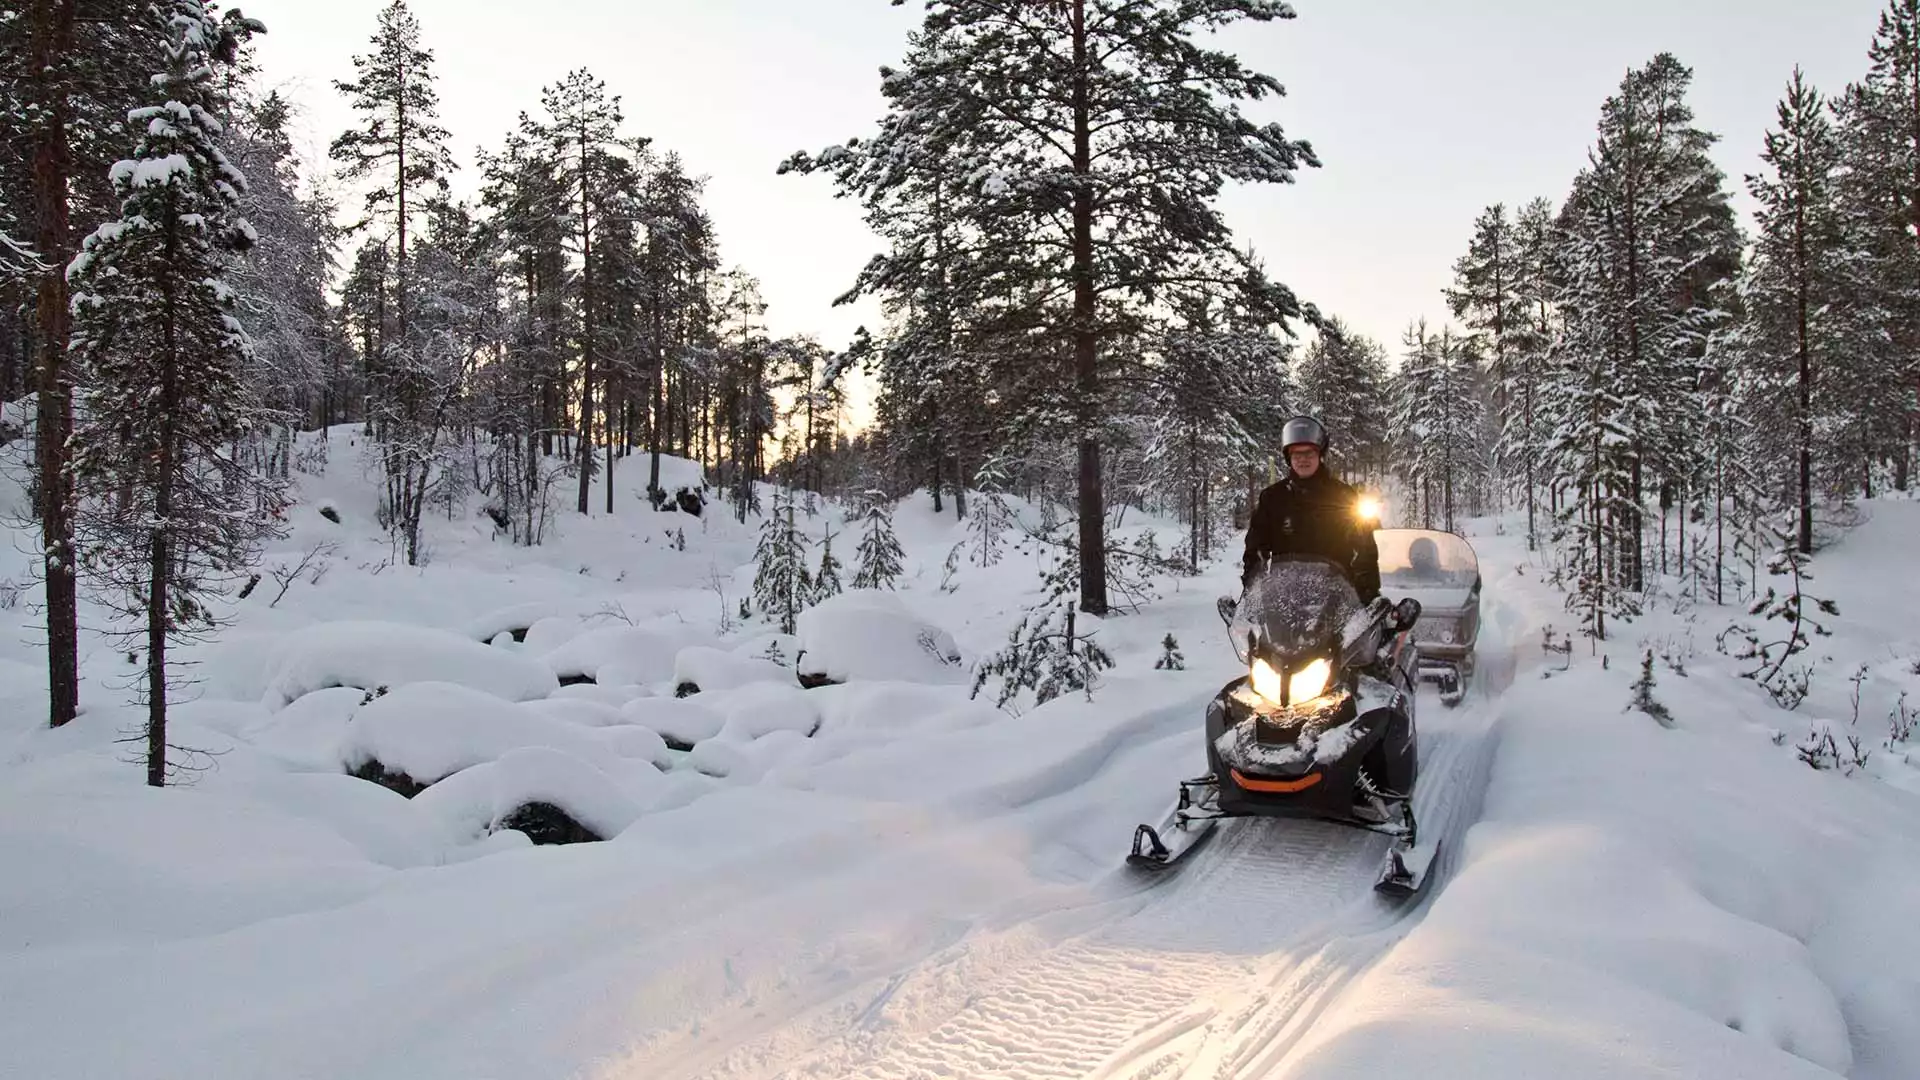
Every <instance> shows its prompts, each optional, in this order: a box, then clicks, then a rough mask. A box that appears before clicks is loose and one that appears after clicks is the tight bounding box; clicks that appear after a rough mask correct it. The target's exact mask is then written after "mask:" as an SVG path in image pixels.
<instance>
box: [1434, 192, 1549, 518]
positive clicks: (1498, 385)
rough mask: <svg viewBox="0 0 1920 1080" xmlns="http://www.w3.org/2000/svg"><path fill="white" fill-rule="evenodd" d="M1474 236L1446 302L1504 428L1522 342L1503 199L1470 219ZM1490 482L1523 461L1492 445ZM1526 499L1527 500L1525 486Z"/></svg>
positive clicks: (1520, 275)
mask: <svg viewBox="0 0 1920 1080" xmlns="http://www.w3.org/2000/svg"><path fill="white" fill-rule="evenodd" d="M1473 228H1474V234H1473V239H1472V241H1471V242H1470V243H1469V244H1468V247H1467V253H1466V254H1465V255H1463V256H1461V257H1460V258H1459V259H1458V260H1456V261H1455V262H1454V264H1453V287H1452V288H1450V289H1448V290H1446V297H1447V305H1448V306H1449V307H1450V308H1451V309H1452V311H1453V314H1454V317H1455V318H1458V319H1461V320H1463V321H1464V322H1465V323H1466V325H1467V328H1468V329H1469V331H1470V333H1469V334H1468V335H1467V337H1466V339H1465V344H1467V345H1469V346H1471V347H1473V348H1475V349H1476V351H1478V352H1479V353H1480V354H1481V355H1482V356H1485V357H1486V359H1487V375H1488V377H1489V379H1490V387H1491V389H1492V406H1493V410H1492V411H1493V415H1492V423H1493V425H1494V428H1495V430H1496V431H1498V430H1504V429H1505V428H1506V427H1507V425H1508V423H1509V422H1510V417H1511V416H1512V414H1513V412H1514V409H1513V402H1512V388H1513V387H1514V385H1515V384H1516V383H1518V382H1519V381H1520V380H1519V379H1518V378H1516V370H1515V369H1516V368H1517V367H1519V366H1520V365H1522V364H1523V363H1524V362H1525V361H1524V356H1525V348H1526V343H1527V340H1528V337H1529V335H1528V330H1529V320H1528V311H1527V307H1528V305H1527V298H1526V295H1525V293H1524V291H1523V288H1524V283H1525V280H1526V271H1525V258H1526V251H1525V248H1524V247H1523V246H1522V242H1521V237H1520V231H1519V229H1518V227H1517V226H1516V225H1515V223H1514V222H1513V220H1512V219H1511V218H1509V217H1508V216H1507V208H1506V205H1505V204H1504V203H1495V204H1494V205H1492V206H1490V207H1488V208H1487V209H1486V210H1485V211H1484V212H1483V213H1482V214H1481V215H1480V217H1479V218H1477V219H1476V220H1475V221H1474V223H1473ZM1493 464H1494V465H1495V467H1496V470H1497V471H1496V473H1495V476H1494V478H1495V481H1496V483H1500V484H1504V483H1505V482H1506V481H1505V478H1506V474H1507V472H1508V470H1509V469H1512V470H1513V471H1519V472H1524V471H1525V468H1526V465H1525V462H1524V461H1522V460H1519V459H1516V458H1514V457H1512V456H1510V455H1509V454H1508V453H1507V452H1506V448H1505V447H1496V448H1495V453H1494V455H1493ZM1527 498H1528V499H1529V500H1531V499H1532V492H1531V490H1529V492H1528V493H1527Z"/></svg>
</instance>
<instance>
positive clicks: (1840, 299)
mask: <svg viewBox="0 0 1920 1080" xmlns="http://www.w3.org/2000/svg"><path fill="white" fill-rule="evenodd" d="M1760 159H1761V161H1762V162H1763V163H1764V164H1765V166H1766V167H1767V171H1766V172H1764V173H1762V174H1759V175H1754V176H1749V177H1748V178H1747V186H1748V188H1749V189H1750V190H1751V191H1752V193H1753V197H1754V200H1755V201H1756V203H1757V204H1758V211H1757V214H1756V217H1757V219H1758V223H1759V226H1760V237H1759V243H1758V245H1757V250H1756V251H1755V255H1754V261H1753V264H1752V267H1751V269H1750V275H1749V279H1748V282H1747V286H1746V290H1745V296H1746V304H1747V319H1746V322H1745V324H1744V326H1743V328H1742V330H1743V335H1744V338H1745V341H1744V344H1745V346H1746V347H1745V349H1744V350H1743V352H1744V359H1745V360H1746V363H1747V365H1748V373H1749V375H1750V376H1751V377H1753V378H1755V379H1756V380H1757V382H1758V386H1757V388H1756V390H1757V392H1756V393H1755V394H1754V395H1753V399H1752V400H1751V401H1750V404H1753V405H1757V406H1759V412H1758V413H1757V414H1756V415H1755V416H1754V419H1755V420H1757V421H1759V422H1760V423H1761V426H1763V427H1765V428H1767V429H1769V430H1771V431H1773V432H1775V433H1776V435H1778V436H1787V437H1788V438H1790V440H1791V441H1790V442H1789V443H1787V444H1786V445H1787V446H1788V447H1790V448H1791V451H1792V454H1793V458H1794V468H1795V476H1794V483H1793V490H1792V495H1791V498H1792V501H1793V504H1794V506H1795V507H1796V513H1797V516H1798V531H1797V536H1796V539H1795V543H1796V544H1797V545H1798V548H1799V551H1800V554H1802V555H1808V554H1811V553H1812V552H1813V546H1814V538H1813V506H1814V499H1815V486H1816V477H1817V475H1818V472H1829V473H1836V472H1837V473H1841V474H1844V473H1845V472H1846V471H1847V470H1848V467H1849V462H1848V461H1847V460H1842V461H1829V460H1819V464H1821V465H1824V466H1826V467H1825V468H1824V469H1819V470H1816V460H1817V459H1828V458H1831V457H1832V456H1834V455H1841V456H1843V457H1844V458H1848V459H1851V460H1853V461H1859V460H1863V459H1865V458H1867V457H1869V456H1870V454H1871V440H1870V439H1869V438H1867V437H1865V432H1864V423H1863V422H1864V420H1865V419H1866V418H1865V417H1860V416H1856V415H1855V414H1854V413H1853V410H1852V409H1851V408H1849V406H1851V405H1852V404H1854V403H1853V402H1850V401H1847V400H1846V399H1847V398H1848V397H1850V396H1853V395H1849V394H1847V393H1846V392H1845V391H1846V390H1848V389H1851V388H1854V384H1855V382H1856V379H1857V376H1855V375H1854V373H1853V372H1852V371H1850V370H1849V369H1850V368H1852V367H1854V366H1855V365H1856V364H1870V363H1872V362H1873V361H1874V360H1876V359H1878V358H1879V357H1880V356H1883V355H1885V350H1884V347H1881V348H1875V347H1874V345H1875V344H1879V343H1877V342H1873V341H1872V338H1873V336H1874V332H1875V329H1876V327H1875V325H1874V324H1876V323H1877V322H1878V320H1877V319H1875V318H1873V315H1874V311H1873V310H1872V308H1871V300H1870V297H1871V292H1872V287H1871V282H1870V281H1869V279H1868V275H1869V272H1870V269H1871V267H1870V264H1869V262H1868V260H1867V259H1865V258H1864V257H1863V255H1864V253H1863V252H1861V251H1860V250H1859V249H1858V248H1857V247H1856V245H1855V242H1854V238H1853V237H1852V236H1851V235H1850V232H1849V229H1848V221H1847V219H1846V215H1845V213H1844V211H1843V209H1842V207H1841V205H1840V203H1839V201H1838V198H1837V194H1838V193H1837V189H1836V184H1835V181H1836V173H1837V171H1838V170H1839V168H1840V164H1841V158H1840V142H1839V139H1838V137H1837V135H1836V133H1835V131H1834V128H1833V125H1832V123H1831V122H1830V121H1829V119H1828V115H1827V108H1826V103H1825V102H1824V101H1823V100H1822V99H1821V97H1820V94H1819V93H1818V92H1817V91H1816V90H1814V89H1813V88H1812V87H1810V86H1808V85H1807V84H1806V82H1805V80H1804V79H1803V78H1802V76H1801V74H1800V70H1799V69H1798V68H1795V69H1794V73H1793V80H1792V82H1791V83H1789V84H1788V86H1787V94H1786V96H1785V97H1784V98H1782V99H1781V100H1780V104H1779V106H1778V110H1777V126H1776V127H1775V128H1774V129H1773V130H1771V131H1769V132H1767V135H1766V142H1765V147H1764V149H1763V150H1762V152H1761V155H1760ZM1775 445H1776V446H1779V445H1780V443H1779V442H1776V443H1775Z"/></svg>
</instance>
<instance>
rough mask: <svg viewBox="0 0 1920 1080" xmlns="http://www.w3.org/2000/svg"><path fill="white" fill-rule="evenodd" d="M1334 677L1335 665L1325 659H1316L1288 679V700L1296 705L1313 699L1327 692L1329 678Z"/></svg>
mask: <svg viewBox="0 0 1920 1080" xmlns="http://www.w3.org/2000/svg"><path fill="white" fill-rule="evenodd" d="M1332 677H1333V665H1332V664H1329V663H1327V661H1326V660H1324V659H1321V660H1315V661H1314V662H1313V663H1311V664H1308V665H1307V666H1306V667H1303V668H1301V669H1300V670H1299V671H1296V672H1294V673H1293V677H1292V678H1290V679H1288V680H1287V700H1288V701H1290V702H1292V703H1293V704H1295V705H1298V704H1300V703H1301V702H1303V701H1312V700H1313V699H1314V698H1317V697H1319V696H1320V695H1321V694H1323V693H1325V692H1326V690H1327V680H1328V679H1330V678H1332Z"/></svg>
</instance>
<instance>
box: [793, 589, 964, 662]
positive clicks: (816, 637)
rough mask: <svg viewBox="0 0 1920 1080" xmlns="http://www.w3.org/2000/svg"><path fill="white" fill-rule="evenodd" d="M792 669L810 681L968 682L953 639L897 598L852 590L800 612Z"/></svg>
mask: <svg viewBox="0 0 1920 1080" xmlns="http://www.w3.org/2000/svg"><path fill="white" fill-rule="evenodd" d="M797 629H798V630H799V637H800V653H799V659H798V661H797V663H796V664H795V669H796V670H797V671H798V672H799V675H800V678H801V679H802V680H803V681H806V682H808V683H817V682H835V683H844V682H847V681H849V680H852V679H888V680H898V681H902V682H919V683H935V684H959V683H965V682H966V681H967V679H968V676H967V672H966V669H965V668H964V667H962V666H961V663H960V647H959V646H958V645H956V644H955V643H954V640H953V635H952V634H949V633H947V632H946V631H945V630H942V629H940V628H939V627H937V626H935V625H933V624H932V623H929V622H926V621H924V620H922V619H919V618H917V617H915V616H914V615H912V614H910V613H909V612H908V611H907V609H906V605H904V604H902V603H901V601H900V598H899V597H898V596H896V595H894V594H893V593H891V592H884V591H881V590H876V589H854V590H850V591H848V592H844V593H841V594H840V595H838V596H835V597H832V598H830V599H828V600H826V601H824V602H822V603H820V604H818V605H816V606H814V607H811V608H808V609H807V610H806V611H803V612H801V613H800V618H799V623H798V626H797Z"/></svg>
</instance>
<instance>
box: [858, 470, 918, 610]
mask: <svg viewBox="0 0 1920 1080" xmlns="http://www.w3.org/2000/svg"><path fill="white" fill-rule="evenodd" d="M867 499H868V503H869V505H868V506H867V512H866V521H867V524H866V529H865V532H864V533H863V534H862V536H861V538H860V550H859V552H858V554H857V556H856V557H857V558H858V560H859V565H858V566H857V567H855V569H854V572H853V587H854V588H856V589H891V588H893V583H894V582H895V581H896V580H898V579H899V577H900V575H901V574H902V573H904V570H903V568H902V567H901V562H902V560H904V559H905V558H906V552H904V551H902V550H901V548H900V541H899V540H898V539H896V538H895V537H894V535H893V514H892V512H891V511H890V510H889V509H888V508H887V504H886V502H885V501H884V497H883V496H882V495H881V493H880V492H877V491H870V492H868V493H867Z"/></svg>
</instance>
